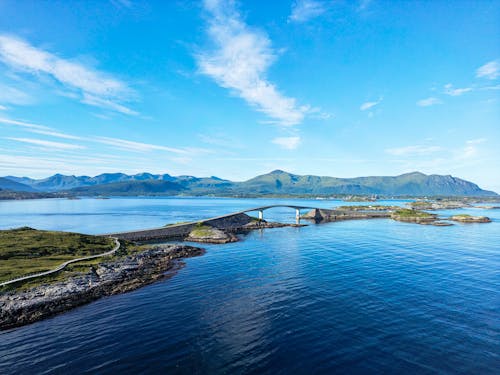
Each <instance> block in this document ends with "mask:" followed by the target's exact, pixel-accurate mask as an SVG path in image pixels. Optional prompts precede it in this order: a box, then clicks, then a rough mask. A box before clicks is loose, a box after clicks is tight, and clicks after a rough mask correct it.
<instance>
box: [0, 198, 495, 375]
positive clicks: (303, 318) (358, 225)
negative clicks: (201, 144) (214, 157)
mask: <svg viewBox="0 0 500 375" xmlns="http://www.w3.org/2000/svg"><path fill="white" fill-rule="evenodd" d="M284 202H288V203H295V204H298V205H314V206H321V207H331V206H333V205H340V204H343V202H338V201H303V200H300V201H292V200H260V199H259V200H253V199H190V198H185V199H179V198H168V199H165V198H161V199H151V198H125V199H109V200H96V199H82V200H37V201H18V202H0V227H1V228H10V227H16V226H21V225H29V226H32V227H36V228H40V229H42V228H43V229H60V230H74V231H82V232H86V233H104V232H111V231H117V230H127V229H131V228H147V227H154V226H158V225H164V224H166V223H171V222H176V221H186V220H193V219H199V218H205V217H211V216H215V215H219V214H224V213H228V212H232V211H237V210H241V209H244V208H248V207H254V206H261V205H267V204H273V203H284ZM382 203H383V202H382ZM390 203H392V204H393V203H394V202H390ZM397 203H398V204H403V203H404V202H397ZM458 212H460V213H462V212H467V213H471V214H476V215H479V214H487V215H488V216H490V217H492V218H493V219H494V222H493V223H491V224H469V225H464V224H458V225H455V226H452V227H434V226H423V225H414V224H406V223H399V222H394V221H391V220H386V219H377V220H361V221H346V222H338V223H330V224H324V225H311V226H308V227H304V228H280V229H272V230H265V231H262V232H259V231H256V232H253V233H251V234H249V235H247V236H245V237H244V238H243V241H241V242H238V243H231V244H226V245H208V246H206V248H207V254H206V255H204V256H202V257H197V258H191V259H187V260H186V267H184V268H183V269H182V270H180V272H179V273H178V274H177V275H175V276H174V277H173V278H171V279H169V280H165V281H161V282H158V283H155V284H152V285H149V286H146V287H144V288H141V289H138V290H136V291H133V292H131V293H126V294H123V295H118V296H112V297H108V298H103V299H101V300H99V301H96V302H93V303H91V304H88V305H86V306H83V307H80V308H77V309H74V310H72V311H70V312H68V313H65V314H62V315H59V316H56V317H54V318H51V319H47V320H45V321H42V322H38V323H35V324H32V325H29V326H25V327H21V328H16V329H13V330H9V331H4V332H2V333H0V373H2V374H3V373H5V374H10V373H30V374H32V373H37V374H43V373H47V374H51V373H55V374H57V373H61V374H66V373H69V372H74V373H99V374H112V373H117V372H122V373H140V372H146V373H158V372H164V373H268V374H276V373H278V374H290V373H332V372H339V373H350V374H353V373H362V372H364V373H367V372H368V373H382V372H385V373H424V374H425V373H464V374H465V373H467V374H471V373H495V372H496V371H495V370H496V369H498V368H500V357H499V340H500V318H499V313H498V311H499V308H500V257H499V255H500V210H489V211H483V210H479V209H468V210H459V211H449V212H448V213H458ZM265 215H266V217H268V218H272V219H277V220H287V221H293V220H294V215H295V213H294V211H292V210H289V209H282V208H279V209H273V210H271V211H269V212H267V211H266V212H265Z"/></svg>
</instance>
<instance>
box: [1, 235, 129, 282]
mask: <svg viewBox="0 0 500 375" xmlns="http://www.w3.org/2000/svg"><path fill="white" fill-rule="evenodd" d="M113 239H114V240H115V247H113V250H110V251H106V252H105V253H102V254H97V255H91V256H88V257H83V258H78V259H71V260H68V261H67V262H64V263H63V264H61V265H59V266H58V267H56V268H54V269H53V270H50V271H45V272H40V273H35V274H33V275H28V276H23V277H19V278H17V279H14V280H9V281H5V282H3V283H0V287H2V286H5V285H9V284H14V283H17V282H19V281H25V280H30V279H34V278H36V277H40V276H46V275H51V274H53V273H56V272H59V271H61V270H62V269H64V268H65V267H66V266H67V265H69V264H72V263H76V262H81V261H83V260H89V259H95V258H100V257H105V256H108V255H112V254H114V253H115V252H116V251H117V250H118V249H119V248H120V241H118V239H117V238H113Z"/></svg>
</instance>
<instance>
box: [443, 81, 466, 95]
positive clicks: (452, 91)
mask: <svg viewBox="0 0 500 375" xmlns="http://www.w3.org/2000/svg"><path fill="white" fill-rule="evenodd" d="M469 91H472V87H463V88H454V87H453V85H452V84H451V83H448V84H446V85H444V93H445V94H446V95H450V96H460V95H462V94H465V93H466V92H469Z"/></svg>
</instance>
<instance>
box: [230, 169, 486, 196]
mask: <svg viewBox="0 0 500 375" xmlns="http://www.w3.org/2000/svg"><path fill="white" fill-rule="evenodd" d="M235 188H236V189H237V190H241V191H245V190H247V191H254V192H257V193H259V194H280V193H281V194H315V195H330V194H359V195H365V194H378V195H393V196H401V195H411V196H423V195H460V196H463V195H474V196H481V195H484V196H486V195H496V193H494V192H491V191H486V190H482V189H481V188H479V186H477V185H476V184H474V183H472V182H468V181H465V180H461V179H459V178H456V177H452V176H449V175H448V176H440V175H425V174H423V173H420V172H413V173H406V174H402V175H400V176H372V177H358V178H337V177H320V176H311V175H305V176H300V175H295V174H291V173H287V172H284V171H281V170H275V171H273V172H271V173H267V174H264V175H261V176H257V177H255V178H252V179H250V180H248V181H245V182H241V183H239V184H237V185H236V186H235Z"/></svg>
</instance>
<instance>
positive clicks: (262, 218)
mask: <svg viewBox="0 0 500 375" xmlns="http://www.w3.org/2000/svg"><path fill="white" fill-rule="evenodd" d="M259 220H264V210H259Z"/></svg>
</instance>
